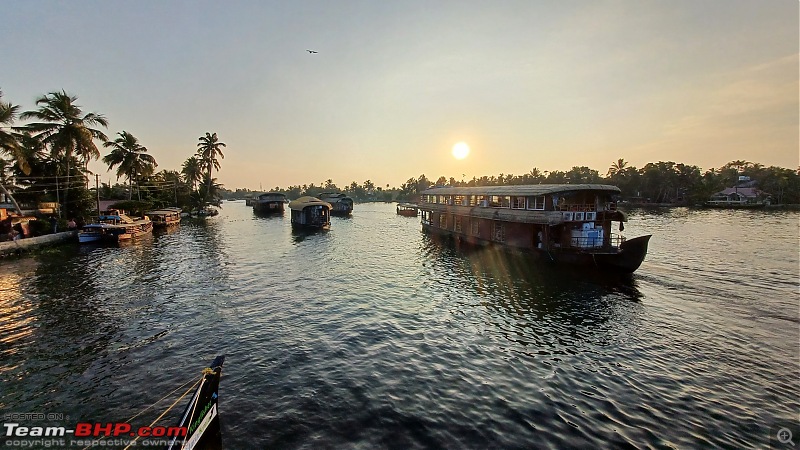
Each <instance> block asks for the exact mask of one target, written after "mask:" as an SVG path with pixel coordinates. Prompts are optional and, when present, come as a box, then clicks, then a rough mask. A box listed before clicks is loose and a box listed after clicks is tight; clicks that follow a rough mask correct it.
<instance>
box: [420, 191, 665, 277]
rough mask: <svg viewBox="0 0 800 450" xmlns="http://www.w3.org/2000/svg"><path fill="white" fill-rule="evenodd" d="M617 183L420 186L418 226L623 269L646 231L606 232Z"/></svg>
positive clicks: (635, 260)
mask: <svg viewBox="0 0 800 450" xmlns="http://www.w3.org/2000/svg"><path fill="white" fill-rule="evenodd" d="M619 194H620V190H619V188H617V187H616V186H608V185H599V184H579V185H570V184H563V185H546V184H542V185H525V186H486V187H443V188H432V189H428V190H426V191H424V192H422V195H421V199H420V204H419V208H420V210H421V211H422V218H421V220H422V228H423V230H425V231H429V232H434V233H440V234H445V235H450V236H454V237H457V238H458V239H460V240H463V241H465V242H469V243H475V244H490V243H494V244H497V245H501V246H503V247H506V248H509V249H515V250H521V251H524V252H526V253H528V252H529V253H531V254H534V255H537V256H539V257H541V258H543V259H545V260H548V261H553V262H559V263H569V264H578V265H587V266H593V267H598V268H601V269H609V270H614V271H618V272H625V273H630V272H633V271H635V270H636V269H637V268H638V267H639V265H640V264H641V263H642V261H643V260H644V257H645V255H646V254H647V244H648V241H649V240H650V235H647V236H641V237H637V238H634V239H629V240H625V238H623V237H621V236H619V235H615V234H612V232H611V225H612V222H615V221H616V222H620V229H621V228H622V222H625V221H627V218H626V216H625V214H624V213H622V212H621V211H618V210H617V203H616V199H617V197H618V196H619Z"/></svg>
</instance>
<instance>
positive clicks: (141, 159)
mask: <svg viewBox="0 0 800 450" xmlns="http://www.w3.org/2000/svg"><path fill="white" fill-rule="evenodd" d="M117 136H118V137H117V138H116V139H114V140H113V141H107V142H106V143H104V144H103V146H104V147H107V148H110V149H111V153H109V154H108V155H106V156H104V157H103V162H104V163H105V164H107V165H108V170H111V169H113V168H114V167H117V180H119V178H120V177H122V176H125V177H127V178H128V187H129V190H128V200H130V199H131V197H132V194H133V189H132V183H133V180H134V179H136V192H137V194H138V196H139V200H141V199H142V194H141V190H140V189H139V180H140V178H141V177H143V176H146V175H149V174H151V173H153V170H154V169H155V168H156V166H158V164H157V163H156V159H155V158H154V157H153V156H152V155H148V154H147V147H145V146H143V145H142V144H140V143H139V139H137V138H136V136H134V135H132V134H130V133H128V132H127V131H120V132H119V133H117Z"/></svg>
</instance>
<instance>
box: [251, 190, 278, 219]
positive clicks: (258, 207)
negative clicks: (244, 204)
mask: <svg viewBox="0 0 800 450" xmlns="http://www.w3.org/2000/svg"><path fill="white" fill-rule="evenodd" d="M285 203H286V196H285V195H284V194H281V193H280V192H267V193H266V194H261V195H259V196H258V198H256V199H255V200H254V201H253V212H255V213H259V214H283V205H284V204H285Z"/></svg>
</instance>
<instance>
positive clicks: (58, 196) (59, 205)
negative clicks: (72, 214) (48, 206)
mask: <svg viewBox="0 0 800 450" xmlns="http://www.w3.org/2000/svg"><path fill="white" fill-rule="evenodd" d="M56 208H58V218H59V219H60V218H61V195H60V194H59V192H58V170H56Z"/></svg>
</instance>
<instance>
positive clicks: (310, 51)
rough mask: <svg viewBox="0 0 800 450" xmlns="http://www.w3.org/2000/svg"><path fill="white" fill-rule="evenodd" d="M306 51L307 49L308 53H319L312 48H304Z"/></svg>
mask: <svg viewBox="0 0 800 450" xmlns="http://www.w3.org/2000/svg"><path fill="white" fill-rule="evenodd" d="M306 51H307V52H308V53H319V52H318V51H314V50H306Z"/></svg>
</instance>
